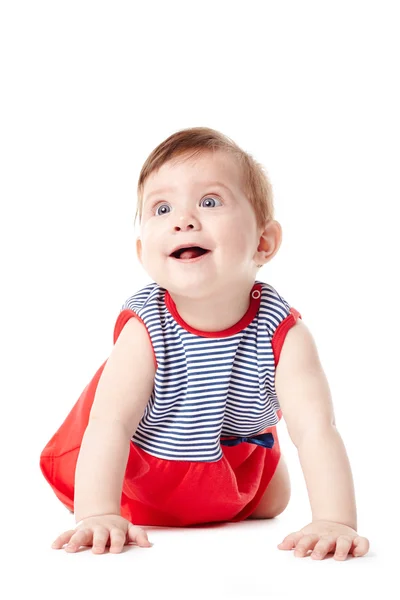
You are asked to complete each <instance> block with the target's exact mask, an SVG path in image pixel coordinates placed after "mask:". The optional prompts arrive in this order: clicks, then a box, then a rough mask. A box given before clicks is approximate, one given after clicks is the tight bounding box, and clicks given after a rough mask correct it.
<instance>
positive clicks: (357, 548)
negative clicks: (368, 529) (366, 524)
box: [353, 536, 369, 556]
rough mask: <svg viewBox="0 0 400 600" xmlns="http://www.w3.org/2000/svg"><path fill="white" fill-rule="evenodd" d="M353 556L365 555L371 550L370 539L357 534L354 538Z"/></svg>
mask: <svg viewBox="0 0 400 600" xmlns="http://www.w3.org/2000/svg"><path fill="white" fill-rule="evenodd" d="M353 544H354V547H353V556H364V554H367V552H368V550H369V541H368V540H367V538H365V537H361V536H357V537H356V538H354V540H353Z"/></svg>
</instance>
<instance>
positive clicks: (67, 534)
mask: <svg viewBox="0 0 400 600" xmlns="http://www.w3.org/2000/svg"><path fill="white" fill-rule="evenodd" d="M74 533H75V529H70V530H69V531H64V533H62V534H61V535H59V536H58V538H57V539H55V540H54V542H53V543H52V544H51V547H52V548H55V549H59V548H62V547H63V546H64V544H67V543H68V542H69V540H70V539H71V536H72V535H73V534H74Z"/></svg>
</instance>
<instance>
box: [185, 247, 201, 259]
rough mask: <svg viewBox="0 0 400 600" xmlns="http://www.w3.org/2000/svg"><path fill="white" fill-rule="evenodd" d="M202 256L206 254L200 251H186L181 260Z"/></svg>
mask: <svg viewBox="0 0 400 600" xmlns="http://www.w3.org/2000/svg"><path fill="white" fill-rule="evenodd" d="M200 254H204V253H202V252H201V250H199V249H193V250H192V249H191V250H184V251H183V252H182V254H181V255H180V258H181V259H182V258H185V259H189V258H196V257H197V256H200Z"/></svg>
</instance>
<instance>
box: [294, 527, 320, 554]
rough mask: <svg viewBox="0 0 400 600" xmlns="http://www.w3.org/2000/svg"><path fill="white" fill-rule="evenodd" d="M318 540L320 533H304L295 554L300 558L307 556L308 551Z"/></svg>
mask: <svg viewBox="0 0 400 600" xmlns="http://www.w3.org/2000/svg"><path fill="white" fill-rule="evenodd" d="M318 540H319V535H317V534H315V533H310V534H309V535H302V537H301V539H300V540H299V541H298V542H297V544H296V548H295V549H294V555H295V556H297V557H299V558H301V557H304V556H306V554H307V552H308V551H309V550H312V549H313V548H314V546H315V544H316V543H317V542H318Z"/></svg>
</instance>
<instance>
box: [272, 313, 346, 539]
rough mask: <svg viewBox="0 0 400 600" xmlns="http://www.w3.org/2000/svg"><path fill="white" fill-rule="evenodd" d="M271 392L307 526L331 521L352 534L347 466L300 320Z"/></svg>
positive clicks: (319, 370) (327, 396)
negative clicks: (293, 452) (299, 481)
mask: <svg viewBox="0 0 400 600" xmlns="http://www.w3.org/2000/svg"><path fill="white" fill-rule="evenodd" d="M275 388H276V392H277V396H278V399H279V403H280V406H281V408H282V414H283V417H284V419H285V422H286V424H287V427H288V432H289V435H290V437H291V439H292V441H293V443H294V444H295V446H296V447H297V450H298V454H299V459H300V464H301V467H302V470H303V474H304V478H305V482H306V485H307V491H308V496H309V500H310V505H311V511H312V518H313V521H316V520H326V521H334V522H336V523H342V524H344V525H348V526H349V527H352V528H353V529H356V528H357V513H356V503H355V494H354V485H353V478H352V474H351V469H350V464H349V460H348V457H347V453H346V450H345V447H344V444H343V441H342V438H341V436H340V434H339V432H338V431H337V429H336V425H335V417H334V412H333V406H332V399H331V393H330V390H329V386H328V382H327V379H326V377H325V374H324V371H323V369H322V366H321V363H320V361H319V357H318V353H317V348H316V345H315V342H314V340H313V338H312V336H311V333H310V332H309V331H308V329H307V327H306V326H305V325H304V324H303V323H302V322H301V321H300V320H299V321H298V322H297V324H296V325H295V326H294V327H292V329H290V330H289V332H288V334H287V336H286V339H285V342H284V345H283V348H282V352H281V356H280V360H279V363H278V366H277V368H276V378H275Z"/></svg>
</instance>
